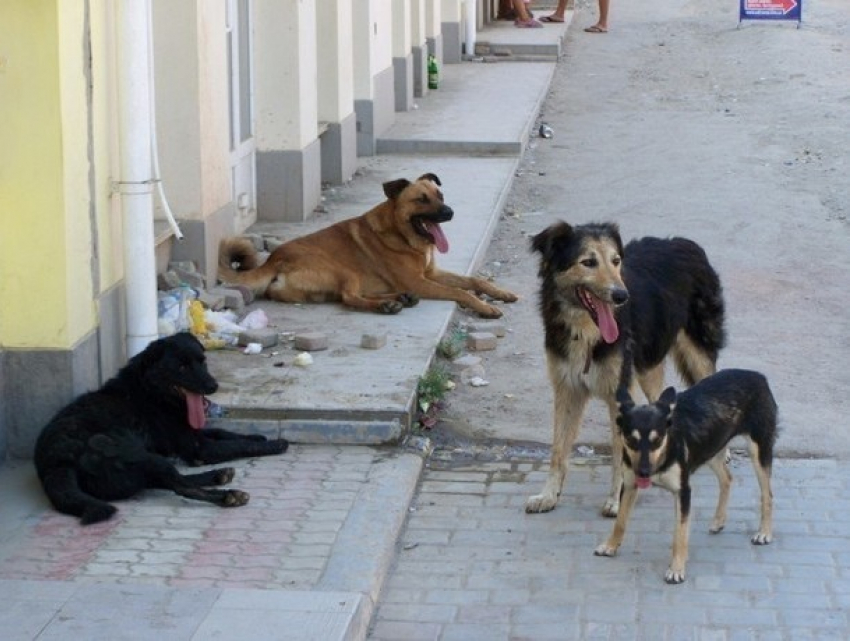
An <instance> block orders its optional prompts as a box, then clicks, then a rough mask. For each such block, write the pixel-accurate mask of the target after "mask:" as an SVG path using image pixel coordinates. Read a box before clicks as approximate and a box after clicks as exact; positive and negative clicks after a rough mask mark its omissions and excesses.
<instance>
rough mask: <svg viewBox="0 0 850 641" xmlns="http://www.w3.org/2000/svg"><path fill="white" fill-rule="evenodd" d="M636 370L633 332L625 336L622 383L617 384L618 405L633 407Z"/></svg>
mask: <svg viewBox="0 0 850 641" xmlns="http://www.w3.org/2000/svg"><path fill="white" fill-rule="evenodd" d="M634 368H635V355H634V339H633V338H632V335H631V332H627V333H626V334H625V336H623V360H622V363H621V365H620V382H619V383H618V384H617V393H616V399H617V403H619V404H620V405H621V406H622V405H633V404H634V401H632V395H631V392H630V390H631V389H632V374H633V373H634Z"/></svg>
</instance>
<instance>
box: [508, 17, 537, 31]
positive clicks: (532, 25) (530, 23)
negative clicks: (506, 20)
mask: <svg viewBox="0 0 850 641" xmlns="http://www.w3.org/2000/svg"><path fill="white" fill-rule="evenodd" d="M514 26H515V27H517V28H519V29H541V28H542V27H543V25H542V24H541V23H540V22H539V21H537V20H535V19H534V18H532V19H531V20H526V21H525V22H523V21H521V20H517V21H516V22H514Z"/></svg>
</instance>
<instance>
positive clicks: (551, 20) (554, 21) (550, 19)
mask: <svg viewBox="0 0 850 641" xmlns="http://www.w3.org/2000/svg"><path fill="white" fill-rule="evenodd" d="M540 22H549V23H551V24H564V21H563V20H558V19H557V18H553V17H552V16H543V17H542V18H540Z"/></svg>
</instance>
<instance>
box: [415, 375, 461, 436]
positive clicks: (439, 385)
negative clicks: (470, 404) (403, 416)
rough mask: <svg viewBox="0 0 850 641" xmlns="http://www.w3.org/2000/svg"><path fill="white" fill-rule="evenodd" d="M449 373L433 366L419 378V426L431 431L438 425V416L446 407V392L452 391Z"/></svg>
mask: <svg viewBox="0 0 850 641" xmlns="http://www.w3.org/2000/svg"><path fill="white" fill-rule="evenodd" d="M451 387H452V381H451V377H450V376H449V373H448V372H447V371H446V370H445V369H444V368H443V367H441V366H439V365H432V366H431V367H430V368H429V369H428V371H427V372H425V374H424V375H423V376H421V377H420V378H419V384H418V385H417V387H416V397H417V400H416V403H417V406H418V409H419V417H418V418H419V424H420V425H421V426H422V427H424V428H425V429H431V428H432V427H434V425H436V424H437V416H438V415H439V413H440V411H441V410H442V409H443V407H444V406H445V396H446V392H447V391H448V390H449V389H451Z"/></svg>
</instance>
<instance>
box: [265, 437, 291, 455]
mask: <svg viewBox="0 0 850 641" xmlns="http://www.w3.org/2000/svg"><path fill="white" fill-rule="evenodd" d="M267 446H268V448H269V454H283V453H284V452H285V451H286V450H288V449H289V441H287V440H286V439H285V438H277V439H275V440H273V441H268V442H267Z"/></svg>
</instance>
